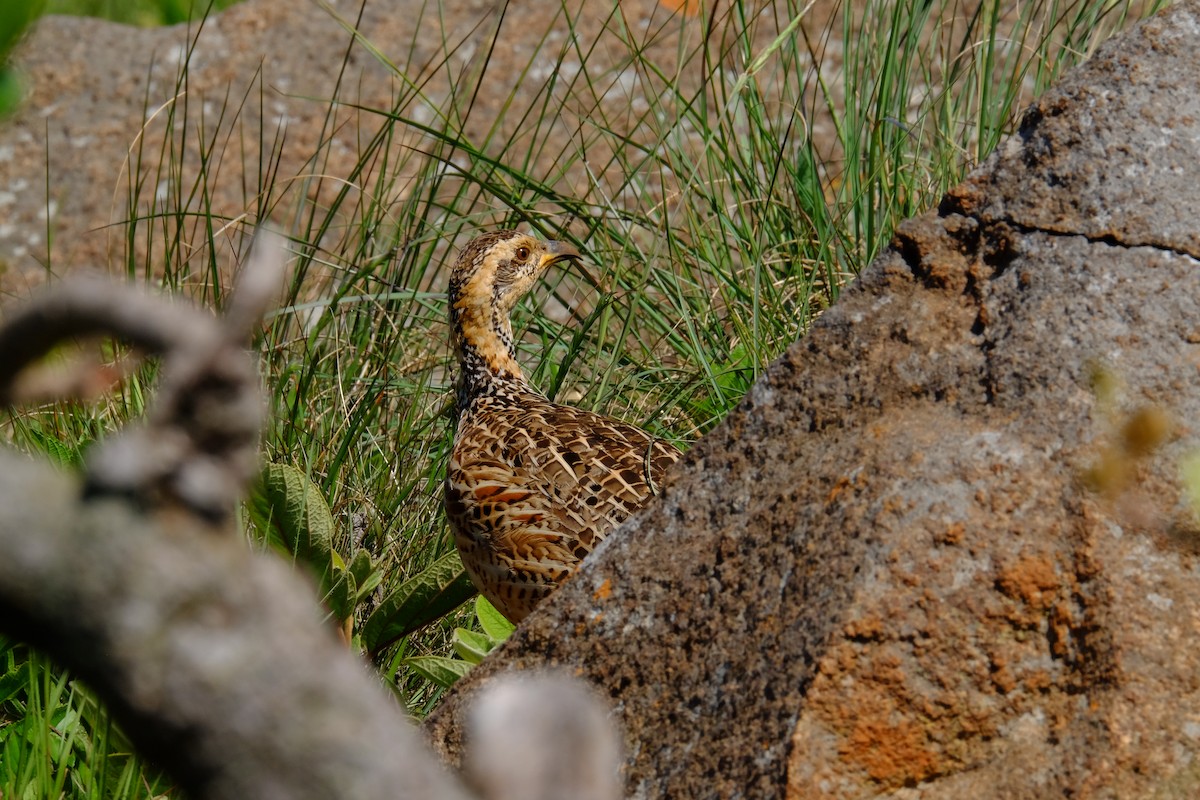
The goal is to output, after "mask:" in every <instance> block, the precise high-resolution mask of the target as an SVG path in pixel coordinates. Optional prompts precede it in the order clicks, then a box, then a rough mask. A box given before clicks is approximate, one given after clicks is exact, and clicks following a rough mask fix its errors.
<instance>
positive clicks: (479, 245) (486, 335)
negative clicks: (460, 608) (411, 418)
mask: <svg viewBox="0 0 1200 800" xmlns="http://www.w3.org/2000/svg"><path fill="white" fill-rule="evenodd" d="M578 257H579V254H578V253H577V252H576V251H575V250H574V248H572V247H571V246H570V245H567V244H563V243H561V242H553V241H550V242H546V241H540V240H538V239H536V238H534V237H532V236H529V235H527V234H523V233H519V232H517V231H497V232H495V233H489V234H484V235H483V236H480V237H478V238H476V239H475V240H473V241H472V242H471V243H470V244H468V245H467V246H466V248H464V249H463V252H462V254H461V255H460V256H459V259H458V262H457V264H456V265H455V267H454V271H453V273H452V274H451V276H450V293H449V300H450V325H451V337H452V342H453V345H454V349H455V354H456V356H457V358H458V366H459V375H458V387H457V401H458V402H457V410H458V428H457V430H456V431H455V436H454V447H453V449H452V450H451V453H450V461H449V464H448V466H447V469H446V483H445V493H446V497H445V500H446V514H447V517H448V518H449V521H450V528H451V530H452V531H453V533H454V540H455V543H456V544H457V546H458V550H459V553H460V554H461V555H462V560H463V564H464V565H465V566H466V568H467V572H468V573H469V574H470V575H471V578H472V580H474V582H475V585H476V586H478V587H479V590H480V591H481V592H482V593H483V594H484V596H485V597H487V598H488V599H489V600H490V601H491V602H492V604H493V605H495V606H496V608H498V609H499V610H500V612H501V613H503V614H504V616H506V617H508V619H510V620H512V621H513V622H518V621H520V620H521V619H523V618H524V617H525V616H526V615H527V614H528V613H529V612H530V611H531V610H532V609H533V607H534V606H535V605H536V604H537V603H538V602H539V601H540V600H541V599H542V598H543V597H545V596H546V595H548V594H549V593H550V592H551V591H552V590H553V589H554V588H555V587H556V586H557V585H558V584H559V583H560V582H561V581H563V580H564V579H565V578H566V577H567V576H568V575H570V574H571V573H572V572H574V570H575V569H576V568H577V567H578V565H579V563H580V561H582V560H583V558H584V557H585V556H587V554H588V553H590V552H591V551H592V550H593V549H594V548H595V546H596V545H597V544H598V543H599V542H600V541H601V540H602V539H603V538H604V537H605V536H607V535H608V533H609V532H610V531H611V530H612V529H613V528H614V527H616V526H617V525H618V524H619V523H621V522H622V521H624V520H625V519H626V518H627V517H629V516H630V515H631V514H632V513H633V512H634V511H636V510H637V509H638V508H640V507H641V506H642V505H643V504H644V503H645V502H646V500H647V499H648V498H649V497H650V496H651V495H652V494H653V493H654V492H655V491H656V489H657V487H658V486H660V485H661V483H662V480H663V478H664V476H665V474H666V471H667V468H668V467H669V466H670V465H671V464H672V463H674V462H675V461H676V460H677V459H678V458H679V451H678V450H677V449H676V448H675V447H674V446H673V445H671V444H669V443H668V442H665V441H663V440H662V439H658V438H655V437H653V436H651V435H650V434H648V433H646V432H645V431H642V430H640V429H639V428H637V427H635V426H633V425H629V424H627V423H624V422H621V421H619V420H615V419H611V418H609V417H605V416H602V415H600V414H595V413H592V412H590V411H584V410H582V409H578V408H572V407H570V406H564V405H559V404H557V403H552V402H550V401H549V400H547V399H546V398H545V397H544V396H543V395H542V394H540V393H539V392H538V391H537V390H535V389H534V388H533V387H532V386H531V385H530V384H529V381H528V379H527V378H526V377H525V374H524V373H523V372H522V371H521V368H520V366H519V365H518V364H517V361H516V351H515V347H514V344H513V335H512V325H511V323H510V321H509V314H510V312H511V311H512V308H513V306H514V304H515V303H516V301H517V300H518V299H520V297H521V296H522V295H524V294H525V293H526V292H528V291H529V289H530V288H531V287H532V286H533V284H534V282H535V281H536V280H537V278H538V277H539V276H540V275H541V274H542V272H544V271H545V269H546V268H547V267H549V266H550V265H551V264H554V263H556V262H559V261H564V260H570V259H577V258H578Z"/></svg>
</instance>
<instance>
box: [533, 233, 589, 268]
mask: <svg viewBox="0 0 1200 800" xmlns="http://www.w3.org/2000/svg"><path fill="white" fill-rule="evenodd" d="M581 258H583V256H581V255H579V251H578V250H576V249H575V246H574V245H571V244H568V243H567V242H558V241H555V240H553V239H551V240H550V241H548V242H546V255H544V256H542V265H543V266H546V267H548V266H550V265H551V264H557V263H558V262H559V261H568V260H570V259H574V260H576V261H578V260H579V259H581Z"/></svg>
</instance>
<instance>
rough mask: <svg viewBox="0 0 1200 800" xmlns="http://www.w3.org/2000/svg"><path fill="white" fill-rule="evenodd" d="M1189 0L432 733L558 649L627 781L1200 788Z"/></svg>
mask: <svg viewBox="0 0 1200 800" xmlns="http://www.w3.org/2000/svg"><path fill="white" fill-rule="evenodd" d="M1198 20H1200V4H1197V3H1196V2H1185V3H1180V4H1178V5H1176V6H1175V7H1174V8H1173V9H1171V10H1170V11H1168V12H1167V13H1165V14H1163V15H1161V16H1159V17H1157V18H1155V19H1153V20H1151V21H1150V22H1148V23H1146V24H1144V25H1142V26H1140V27H1139V28H1138V29H1137V30H1136V31H1135V32H1133V33H1131V34H1129V35H1127V36H1125V37H1123V38H1122V39H1120V40H1118V41H1115V42H1112V43H1110V44H1109V45H1106V46H1105V47H1103V48H1102V49H1101V51H1100V52H1099V53H1098V54H1097V55H1096V56H1095V58H1094V59H1093V60H1092V61H1091V62H1089V63H1088V64H1087V65H1085V66H1084V67H1083V68H1081V69H1079V70H1077V71H1076V72H1075V73H1073V74H1072V75H1071V76H1070V77H1068V78H1067V79H1066V80H1065V81H1064V82H1063V84H1062V86H1061V87H1060V88H1058V89H1056V90H1053V91H1051V92H1049V93H1048V94H1047V95H1046V96H1045V97H1043V98H1042V99H1041V100H1040V101H1039V102H1038V103H1037V105H1036V106H1035V107H1034V109H1033V110H1032V111H1030V112H1029V114H1028V115H1027V116H1026V118H1025V120H1024V122H1023V124H1022V125H1021V128H1020V132H1019V133H1018V134H1017V135H1016V136H1014V137H1012V138H1011V139H1010V140H1009V141H1007V142H1006V143H1004V144H1003V145H1002V146H1001V147H1000V149H999V151H998V152H997V153H996V154H995V155H994V156H993V157H992V158H991V159H989V160H988V161H987V162H986V163H985V164H984V165H982V166H981V167H980V168H979V169H978V170H977V171H976V173H975V174H974V175H972V176H971V178H970V179H969V180H968V181H967V182H966V183H965V184H964V185H963V186H961V187H959V188H958V189H956V190H954V191H952V192H950V193H949V195H948V196H947V198H946V200H945V201H944V202H943V204H942V207H941V209H940V210H939V212H937V213H931V214H929V215H926V216H924V217H921V218H918V219H916V220H913V221H911V222H909V223H907V224H905V225H904V226H902V228H901V229H900V231H899V232H898V233H897V235H896V238H895V240H894V243H893V246H892V248H891V249H890V250H889V251H888V252H887V253H885V254H884V255H883V256H882V257H881V258H880V259H879V260H878V261H877V262H876V263H875V264H874V265H873V266H872V267H871V268H870V269H869V270H868V271H867V272H866V273H865V274H864V275H863V276H862V277H861V279H860V280H859V281H858V282H857V284H856V285H854V286H853V287H852V288H851V289H849V290H848V291H847V292H846V293H845V294H844V295H843V298H842V300H841V302H839V304H838V305H837V306H836V307H834V308H833V309H831V310H830V311H829V312H828V313H826V314H825V315H824V316H823V317H822V318H821V319H820V320H819V321H818V323H817V324H816V326H815V327H814V329H813V331H812V332H811V333H810V334H809V335H808V336H807V337H806V338H805V339H803V340H802V341H800V342H798V343H796V344H795V345H794V346H793V347H792V348H791V349H790V350H789V351H788V352H787V353H786V354H785V355H784V357H783V358H781V359H780V360H779V361H778V362H776V363H775V364H774V365H772V367H771V368H770V370H769V372H768V374H767V375H765V376H764V378H763V379H762V381H760V383H759V384H758V385H757V386H755V387H754V388H753V389H752V390H751V391H750V393H749V394H748V396H747V397H746V399H745V400H744V401H743V403H742V404H741V405H740V406H739V407H738V408H737V409H736V410H735V411H734V412H733V413H732V414H731V415H730V417H729V419H728V420H727V421H726V422H725V423H724V424H723V425H722V426H721V427H720V428H718V429H717V430H716V431H714V432H713V433H712V434H711V435H710V436H708V437H706V438H705V439H704V440H702V441H701V442H699V443H698V444H697V445H696V446H695V448H694V449H693V450H692V451H691V452H689V453H688V454H687V456H686V458H685V460H684V462H683V464H682V465H681V468H680V469H678V470H677V472H676V475H675V478H674V481H673V483H672V485H671V486H670V487H669V488H668V490H667V491H666V492H665V494H664V496H663V497H662V498H661V502H657V503H655V504H654V505H652V506H651V507H650V508H648V509H646V510H645V512H644V513H643V514H642V515H640V516H639V517H638V518H637V519H635V520H633V521H632V522H631V523H629V524H627V525H626V526H625V527H624V528H623V529H622V530H621V532H620V533H618V534H617V535H615V536H613V537H612V538H611V539H610V540H609V541H608V542H606V543H605V545H604V546H603V548H602V549H601V551H600V552H599V553H598V554H597V556H596V557H595V558H594V559H593V560H591V561H589V562H588V563H587V564H586V565H585V567H584V569H583V570H582V571H581V572H580V574H579V575H578V576H576V577H575V578H574V579H572V580H571V581H570V582H569V583H568V584H567V585H566V586H565V587H564V588H563V589H562V590H561V591H560V592H559V593H558V594H557V595H556V596H555V597H554V598H553V599H552V600H551V601H549V602H547V603H546V604H545V605H544V606H543V607H541V608H540V609H539V610H538V611H537V612H535V614H534V615H533V616H531V617H530V618H529V619H528V620H527V622H526V624H524V625H522V626H521V627H520V628H519V629H518V630H517V632H516V633H515V635H514V636H513V638H512V640H511V641H510V642H509V643H508V644H507V645H506V646H505V647H504V648H503V650H502V651H501V652H500V653H499V654H498V655H497V656H496V657H494V658H490V659H488V660H487V661H485V662H484V664H483V665H482V666H481V667H480V668H479V669H478V670H476V671H475V672H474V673H473V674H472V675H471V676H470V677H469V678H468V679H467V680H466V681H465V682H464V683H463V684H462V685H461V686H460V687H459V690H458V691H457V692H456V693H455V694H454V695H453V696H451V697H450V698H449V699H448V701H447V702H446V703H445V705H444V706H443V707H442V708H441V709H440V710H439V712H437V713H436V714H435V716H434V717H433V718H431V719H430V720H429V722H428V723H427V732H428V734H429V735H430V737H431V739H432V740H433V741H434V742H435V744H436V746H438V747H440V748H441V750H442V752H443V753H444V754H445V755H446V756H447V757H448V758H449V759H450V760H452V761H454V760H456V759H457V757H458V753H459V750H460V747H461V726H460V715H461V714H462V711H463V709H464V707H465V705H466V703H467V702H468V700H469V698H470V697H471V695H472V693H473V692H475V691H476V690H477V689H478V688H479V687H480V686H483V685H486V684H488V683H489V682H490V681H491V680H492V679H493V676H495V675H496V674H498V673H501V672H504V671H506V670H511V669H523V668H528V667H533V666H539V665H544V664H559V665H567V666H569V667H572V668H574V669H575V671H576V672H578V673H579V674H581V675H583V676H586V677H587V678H588V679H589V680H591V681H592V682H594V683H595V684H596V685H598V686H600V687H602V689H604V690H606V691H607V692H608V693H609V695H610V696H611V697H612V699H613V703H614V707H615V709H616V711H615V713H616V717H617V718H618V719H619V720H620V723H621V725H622V726H623V728H624V731H625V735H626V741H627V743H628V745H629V748H630V752H629V758H628V773H627V778H628V790H629V793H630V795H631V796H633V797H645V798H650V797H688V798H704V797H721V798H727V797H777V796H783V795H785V794H786V796H788V797H791V798H797V799H799V798H816V797H853V798H868V797H904V798H915V797H921V798H943V797H944V798H961V797H973V798H993V797H995V798H999V797H1062V796H1064V795H1065V794H1069V795H1070V796H1073V797H1083V798H1098V797H1151V796H1153V797H1192V796H1196V795H1197V794H1200V766H1197V764H1198V763H1200V762H1197V761H1196V760H1195V758H1194V753H1195V751H1196V748H1197V744H1198V743H1200V678H1198V677H1197V676H1200V656H1198V655H1197V652H1200V650H1198V649H1197V648H1196V647H1195V646H1194V645H1195V642H1196V641H1197V633H1200V569H1198V563H1197V552H1200V533H1198V530H1200V529H1198V527H1197V523H1196V517H1195V514H1194V511H1193V509H1191V508H1190V506H1189V505H1188V503H1187V502H1186V501H1185V499H1184V497H1183V490H1182V487H1181V484H1180V478H1179V465H1180V462H1181V460H1182V459H1184V458H1185V457H1187V456H1188V455H1189V454H1192V453H1195V452H1197V450H1198V448H1200V439H1198V437H1197V433H1196V432H1195V430H1194V429H1193V424H1192V422H1191V421H1192V420H1195V419H1200V335H1198V331H1197V327H1198V325H1200V263H1198V261H1197V259H1198V258H1200V241H1198V240H1197V234H1196V231H1197V230H1200V227H1198V226H1200V223H1197V221H1196V218H1195V217H1196V215H1195V210H1196V209H1198V208H1200V181H1198V180H1197V179H1196V176H1197V174H1198V173H1197V167H1196V165H1197V164H1200V97H1197V95H1196V93H1195V92H1194V90H1193V89H1191V88H1189V87H1195V86H1196V85H1200V60H1197V59H1196V58H1195V51H1196V49H1197V47H1198V46H1200V36H1198V35H1197V34H1198V32H1200V28H1198ZM1112 387H1116V388H1112Z"/></svg>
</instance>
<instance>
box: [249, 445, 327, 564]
mask: <svg viewBox="0 0 1200 800" xmlns="http://www.w3.org/2000/svg"><path fill="white" fill-rule="evenodd" d="M249 509H250V518H251V519H252V520H253V521H254V524H255V526H257V527H258V528H259V529H260V530H262V531H264V532H266V534H267V537H268V539H269V540H270V541H272V542H273V543H275V544H276V545H278V546H281V547H283V548H284V549H285V550H286V551H287V552H289V553H291V554H292V555H293V556H295V557H296V559H298V560H300V561H304V562H305V563H307V564H310V565H312V567H313V568H314V569H316V571H317V574H318V575H324V574H325V573H327V572H328V571H329V569H330V565H331V564H332V561H333V528H334V525H333V514H332V513H330V511H329V505H328V504H327V503H326V502H325V498H324V497H322V496H321V491H320V490H319V489H318V488H317V486H316V484H314V483H313V482H312V481H311V480H309V478H308V476H307V475H305V474H304V473H303V472H301V471H300V470H298V469H296V468H295V467H291V466H288V465H286V464H267V466H266V467H265V468H264V469H263V471H262V475H261V476H260V477H259V481H258V484H257V485H256V486H255V488H254V491H253V492H252V493H251V495H250V503H249Z"/></svg>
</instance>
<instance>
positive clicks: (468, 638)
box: [450, 628, 496, 664]
mask: <svg viewBox="0 0 1200 800" xmlns="http://www.w3.org/2000/svg"><path fill="white" fill-rule="evenodd" d="M450 641H451V643H452V644H453V645H454V652H456V653H458V654H459V655H460V656H462V658H463V660H464V661H469V662H471V663H472V664H478V663H479V662H480V661H483V657H484V656H486V655H487V654H488V653H490V652H492V649H493V648H494V647H495V646H496V640H495V639H493V638H492V637H490V636H488V635H487V634H486V633H479V632H477V631H469V630H467V629H466V628H455V629H454V635H453V636H451V637H450Z"/></svg>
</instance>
